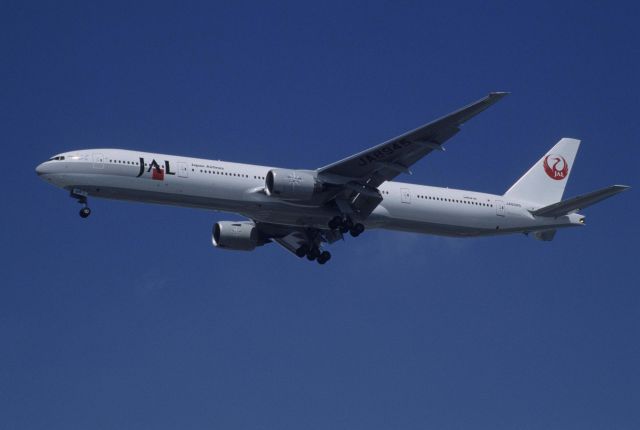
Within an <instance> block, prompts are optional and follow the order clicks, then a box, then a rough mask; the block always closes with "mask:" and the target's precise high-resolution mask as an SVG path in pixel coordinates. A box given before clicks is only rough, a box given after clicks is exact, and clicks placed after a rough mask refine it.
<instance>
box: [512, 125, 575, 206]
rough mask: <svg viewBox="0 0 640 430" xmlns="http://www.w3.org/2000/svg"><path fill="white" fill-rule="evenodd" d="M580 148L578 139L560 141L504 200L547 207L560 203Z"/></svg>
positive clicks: (517, 182) (519, 180) (517, 183)
mask: <svg viewBox="0 0 640 430" xmlns="http://www.w3.org/2000/svg"><path fill="white" fill-rule="evenodd" d="M579 147H580V141H579V140H577V139H570V138H568V137H565V138H562V139H560V141H559V142H558V143H556V144H555V146H554V147H553V148H551V149H550V150H549V152H547V153H546V154H545V155H544V156H543V157H542V158H541V159H540V160H538V162H537V163H536V164H534V165H533V167H531V168H530V169H529V171H528V172H527V173H525V174H524V175H523V176H522V177H521V178H520V179H518V180H517V181H516V183H515V184H513V185H512V186H511V188H509V189H508V190H507V192H506V193H504V196H505V197H509V198H512V199H517V200H524V201H527V202H531V203H538V204H540V205H543V206H546V205H550V204H552V203H556V202H559V201H560V200H562V194H563V193H564V188H565V186H566V185H567V181H568V180H569V175H571V170H572V169H573V162H574V160H575V158H576V154H577V153H578V148H579Z"/></svg>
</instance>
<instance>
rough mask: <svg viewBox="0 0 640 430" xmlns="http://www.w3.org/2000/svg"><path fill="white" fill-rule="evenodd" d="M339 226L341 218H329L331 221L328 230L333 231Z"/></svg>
mask: <svg viewBox="0 0 640 430" xmlns="http://www.w3.org/2000/svg"><path fill="white" fill-rule="evenodd" d="M341 224H342V218H340V217H339V216H337V215H336V216H334V217H333V218H331V221H329V228H330V229H331V230H335V229H337V228H340V225H341Z"/></svg>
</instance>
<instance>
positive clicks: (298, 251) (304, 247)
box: [296, 245, 309, 258]
mask: <svg viewBox="0 0 640 430" xmlns="http://www.w3.org/2000/svg"><path fill="white" fill-rule="evenodd" d="M307 253H309V246H307V245H302V246H301V247H300V248H298V249H296V255H297V256H298V257H300V258H302V257H304V256H305V255H307Z"/></svg>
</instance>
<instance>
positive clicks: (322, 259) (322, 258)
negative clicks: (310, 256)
mask: <svg viewBox="0 0 640 430" xmlns="http://www.w3.org/2000/svg"><path fill="white" fill-rule="evenodd" d="M329 260H331V253H330V252H329V251H322V253H321V254H320V255H319V256H318V264H324V263H326V262H327V261H329Z"/></svg>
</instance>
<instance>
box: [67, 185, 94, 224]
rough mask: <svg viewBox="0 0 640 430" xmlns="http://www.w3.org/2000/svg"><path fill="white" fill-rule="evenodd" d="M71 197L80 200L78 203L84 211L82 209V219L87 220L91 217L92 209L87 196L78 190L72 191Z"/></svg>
mask: <svg viewBox="0 0 640 430" xmlns="http://www.w3.org/2000/svg"><path fill="white" fill-rule="evenodd" d="M71 197H72V198H74V199H76V200H78V203H80V204H81V205H82V209H80V212H79V213H80V217H81V218H86V217H88V216H89V215H91V209H89V206H87V195H86V194H85V193H82V192H78V191H76V190H73V191H71Z"/></svg>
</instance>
